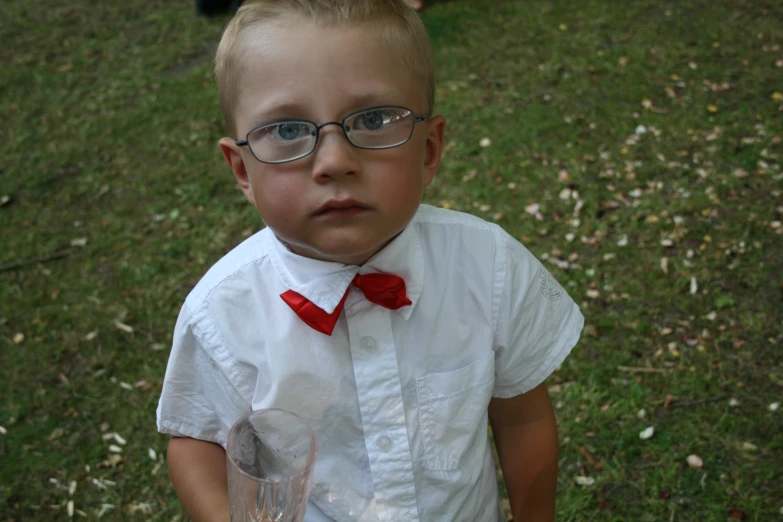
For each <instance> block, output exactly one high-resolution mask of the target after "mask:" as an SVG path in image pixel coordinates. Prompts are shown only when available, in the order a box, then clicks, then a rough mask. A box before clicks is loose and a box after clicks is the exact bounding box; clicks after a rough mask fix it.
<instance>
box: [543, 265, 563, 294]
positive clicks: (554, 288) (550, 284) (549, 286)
mask: <svg viewBox="0 0 783 522" xmlns="http://www.w3.org/2000/svg"><path fill="white" fill-rule="evenodd" d="M538 278H539V279H540V280H541V293H542V294H544V297H546V298H547V299H549V300H550V301H552V302H555V301H557V300H558V299H560V297H561V296H562V295H563V289H562V288H561V287H560V285H559V284H558V282H557V281H556V280H555V278H554V277H552V274H550V273H549V272H548V271H547V269H546V268H544V267H543V266H542V267H541V268H539V269H538Z"/></svg>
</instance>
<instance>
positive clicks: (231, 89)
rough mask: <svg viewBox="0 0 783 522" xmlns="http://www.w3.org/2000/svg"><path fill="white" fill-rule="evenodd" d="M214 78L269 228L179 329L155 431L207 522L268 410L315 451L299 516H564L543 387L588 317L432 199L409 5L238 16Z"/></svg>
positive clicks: (416, 25) (430, 133) (491, 230)
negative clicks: (292, 425)
mask: <svg viewBox="0 0 783 522" xmlns="http://www.w3.org/2000/svg"><path fill="white" fill-rule="evenodd" d="M215 63H216V67H215V69H216V77H217V83H218V90H219V93H220V99H221V104H222V109H223V113H224V117H225V119H226V124H227V127H228V131H229V133H230V134H231V136H232V137H231V138H222V139H221V140H220V147H221V150H222V152H223V154H224V156H225V158H226V161H227V162H228V164H229V166H230V167H231V169H232V171H233V173H234V176H235V177H236V180H237V182H238V183H239V186H240V188H241V189H242V191H243V193H244V194H245V196H246V197H247V199H248V201H249V202H250V203H252V204H253V205H254V206H255V207H256V208H257V209H258V212H259V214H260V215H261V218H262V219H263V221H264V222H265V224H266V225H267V226H266V228H265V229H263V230H262V231H260V232H258V233H257V234H255V235H254V236H252V237H250V238H249V239H247V240H246V241H244V242H243V243H242V244H241V245H239V246H238V247H237V248H235V249H234V250H233V251H231V252H230V253H229V254H228V255H226V256H225V257H224V258H223V259H221V260H220V261H218V262H217V264H215V266H214V267H212V268H211V269H210V270H209V272H208V273H207V274H206V275H205V276H204V278H203V279H202V280H201V281H200V282H199V283H198V285H197V286H196V287H195V288H194V289H193V291H192V292H191V293H190V295H189V296H188V297H187V299H186V301H185V304H184V306H183V308H182V312H181V313H180V316H179V320H178V322H177V326H176V329H175V332H174V341H173V348H172V351H171V357H170V360H169V365H168V369H167V372H166V378H165V381H164V384H163V392H162V396H161V399H160V405H159V407H158V429H159V430H160V431H161V432H163V433H167V434H170V435H172V439H171V442H170V445H169V451H168V462H169V469H170V473H171V477H172V481H173V483H174V487H175V489H176V491H177V494H178V495H179V497H180V499H181V500H182V503H183V505H184V507H185V509H186V510H187V511H188V513H189V514H190V516H191V517H192V518H193V519H194V520H196V521H227V520H228V507H227V506H228V501H227V492H226V461H225V459H226V457H225V451H224V446H225V443H226V435H227V432H228V430H229V428H230V427H231V425H232V423H233V422H234V421H235V420H236V419H237V418H238V417H240V416H241V415H243V414H245V413H247V412H249V411H251V410H256V409H262V408H283V409H286V410H289V411H293V412H295V413H297V414H299V415H300V416H302V417H304V418H305V419H307V420H308V421H309V422H310V424H311V425H312V426H313V428H314V429H315V431H316V433H317V435H318V439H319V453H318V458H317V460H316V465H315V470H314V475H313V487H312V492H311V495H310V497H309V504H308V509H307V513H306V517H305V520H306V521H307V522H318V521H330V520H334V521H339V522H344V521H362V522H366V521H367V522H369V521H388V522H409V521H422V522H424V521H449V522H451V521H465V522H479V521H480V522H484V521H497V520H504V517H503V515H502V512H501V511H500V509H499V504H498V492H497V483H496V472H495V467H494V463H493V458H492V452H491V447H490V443H489V440H488V436H487V424H488V421H489V423H491V426H492V429H493V433H494V436H495V440H496V444H497V448H498V452H499V456H500V463H501V467H502V471H503V475H504V478H505V481H506V485H507V487H508V492H509V499H510V501H511V508H512V511H513V513H514V516H515V519H516V520H517V521H551V520H553V518H554V505H555V489H556V480H557V449H558V444H557V429H556V425H555V420H554V415H553V411H552V407H551V405H550V402H549V397H548V395H547V391H546V388H545V387H544V384H543V382H544V379H545V378H546V377H547V375H549V374H550V373H551V372H552V371H553V370H554V369H555V367H557V366H558V365H559V364H560V363H561V362H562V361H563V359H564V358H565V357H566V356H567V354H568V353H569V351H570V350H571V348H572V347H573V346H574V345H575V344H576V341H577V340H578V337H579V333H580V331H581V329H582V325H583V319H582V315H581V314H580V312H579V310H578V308H577V306H576V305H575V304H574V303H573V301H572V300H571V299H570V298H569V296H568V294H567V293H566V292H565V291H563V289H562V288H561V287H560V286H559V285H558V284H557V282H556V281H555V280H554V279H553V278H552V277H551V276H550V275H549V273H548V272H547V271H546V269H545V268H543V266H542V265H541V264H540V263H539V262H538V261H537V260H536V259H535V258H534V257H533V256H532V255H531V254H530V253H529V252H528V251H527V250H526V249H525V248H524V247H523V246H522V245H520V244H519V243H518V242H517V241H515V240H514V239H513V238H512V237H510V236H509V235H508V234H506V233H505V232H503V231H502V230H501V229H500V228H499V227H498V226H496V225H494V224H490V223H486V222H484V221H482V220H481V219H478V218H476V217H473V216H469V215H466V214H461V213H457V212H451V211H447V210H441V209H436V208H433V207H430V206H426V205H421V198H422V194H423V191H424V189H425V187H427V186H428V185H429V184H430V183H431V182H432V179H433V177H434V176H435V173H436V171H437V169H438V164H439V161H440V157H441V152H442V150H443V142H444V130H445V126H446V122H445V119H444V118H443V117H442V116H433V115H432V110H433V100H434V80H433V67H432V57H431V51H430V47H429V41H428V39H427V36H426V32H425V30H424V27H423V25H422V24H421V22H420V20H419V19H418V17H417V15H416V14H415V12H414V11H413V10H412V9H411V8H410V7H408V6H406V5H405V2H404V1H403V0H257V1H252V0H250V1H246V2H245V3H244V4H243V6H242V7H241V8H240V10H239V11H238V13H237V15H236V16H235V17H234V19H233V20H232V21H231V23H230V24H229V25H228V27H227V29H226V31H225V33H224V35H223V38H222V40H221V42H220V46H219V48H218V51H217V57H216V61H215Z"/></svg>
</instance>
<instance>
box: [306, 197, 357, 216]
mask: <svg viewBox="0 0 783 522" xmlns="http://www.w3.org/2000/svg"><path fill="white" fill-rule="evenodd" d="M368 210H370V207H369V206H368V205H365V204H363V203H359V202H358V201H356V200H355V199H330V200H329V201H327V202H326V203H324V204H323V205H321V206H320V207H319V208H318V210H316V211H315V212H314V213H313V215H315V216H316V217H350V216H355V215H358V214H361V213H363V212H366V211H368Z"/></svg>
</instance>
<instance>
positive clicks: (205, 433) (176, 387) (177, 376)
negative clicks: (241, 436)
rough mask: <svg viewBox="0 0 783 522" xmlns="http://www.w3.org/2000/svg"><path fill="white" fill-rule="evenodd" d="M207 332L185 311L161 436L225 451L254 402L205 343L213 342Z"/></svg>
mask: <svg viewBox="0 0 783 522" xmlns="http://www.w3.org/2000/svg"><path fill="white" fill-rule="evenodd" d="M205 327H206V328H209V325H206V326H205V325H204V324H198V322H197V321H195V320H194V319H193V316H192V314H191V313H190V310H189V309H188V306H187V304H186V305H185V306H183V308H182V311H181V312H180V314H179V318H178V319H177V325H176V327H175V328H174V339H173V342H172V348H171V355H170V356H169V362H168V366H167V367H166V376H165V378H164V380H163V390H162V391H161V396H160V401H159V402H158V410H157V424H158V431H159V432H161V433H167V434H170V435H175V436H182V437H191V438H194V439H200V440H206V441H210V442H215V443H218V444H220V445H222V446H224V447H225V444H226V440H227V437H228V430H229V429H230V428H231V426H232V425H233V423H234V422H235V421H236V419H238V418H239V417H241V416H242V415H244V414H246V413H248V412H249V411H250V400H249V399H245V398H243V397H242V395H241V394H240V393H239V392H238V391H237V389H236V387H235V386H234V385H233V384H232V382H231V380H230V379H229V378H228V377H227V375H226V371H225V370H224V368H223V366H224V364H225V357H217V356H216V355H215V354H214V353H212V352H213V350H210V349H209V346H208V343H206V342H204V340H203V339H204V338H205V337H210V336H209V335H207V336H204V335H203V329H204V328H205Z"/></svg>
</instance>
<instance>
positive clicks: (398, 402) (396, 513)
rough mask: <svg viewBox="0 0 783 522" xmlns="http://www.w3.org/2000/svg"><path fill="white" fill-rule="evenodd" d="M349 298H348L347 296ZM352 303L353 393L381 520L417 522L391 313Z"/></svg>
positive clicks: (350, 328) (349, 328)
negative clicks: (381, 508) (355, 395)
mask: <svg viewBox="0 0 783 522" xmlns="http://www.w3.org/2000/svg"><path fill="white" fill-rule="evenodd" d="M349 299H350V296H349ZM364 304H365V303H356V306H355V307H353V309H352V310H351V312H352V313H349V314H347V319H348V333H349V337H350V347H351V358H352V361H353V368H354V376H355V377H356V390H357V393H358V399H359V410H360V413H361V419H362V428H363V430H364V435H365V445H366V449H367V455H368V457H369V463H370V471H371V475H372V478H373V486H374V491H375V497H376V501H377V505H379V506H384V509H383V510H381V511H380V512H379V513H378V515H379V520H380V521H381V522H395V521H398V520H406V521H408V520H409V521H411V522H417V521H418V520H419V518H418V513H417V511H418V509H417V506H416V490H415V486H414V477H413V463H412V462H411V448H410V443H409V441H408V431H407V424H406V418H405V410H404V405H403V400H402V386H401V383H400V373H399V367H398V366H397V354H396V350H395V348H394V336H393V334H392V329H391V314H392V313H395V312H391V311H389V310H387V309H384V308H381V307H379V306H377V305H372V304H371V303H367V304H369V306H368V307H367V308H365V307H364V306H362V305H364Z"/></svg>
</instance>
